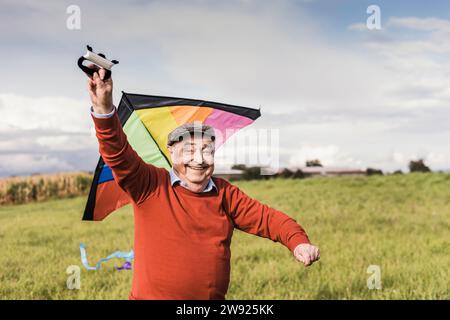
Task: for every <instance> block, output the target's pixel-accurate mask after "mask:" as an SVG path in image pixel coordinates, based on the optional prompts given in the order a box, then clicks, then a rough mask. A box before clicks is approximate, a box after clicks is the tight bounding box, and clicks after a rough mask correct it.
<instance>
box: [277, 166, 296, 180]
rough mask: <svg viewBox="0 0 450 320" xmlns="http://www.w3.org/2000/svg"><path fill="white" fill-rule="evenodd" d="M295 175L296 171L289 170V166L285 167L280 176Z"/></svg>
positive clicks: (288, 176) (290, 176)
mask: <svg viewBox="0 0 450 320" xmlns="http://www.w3.org/2000/svg"><path fill="white" fill-rule="evenodd" d="M293 175H294V172H292V171H291V170H289V169H288V168H284V169H283V171H281V173H280V174H279V177H280V178H292V177H293Z"/></svg>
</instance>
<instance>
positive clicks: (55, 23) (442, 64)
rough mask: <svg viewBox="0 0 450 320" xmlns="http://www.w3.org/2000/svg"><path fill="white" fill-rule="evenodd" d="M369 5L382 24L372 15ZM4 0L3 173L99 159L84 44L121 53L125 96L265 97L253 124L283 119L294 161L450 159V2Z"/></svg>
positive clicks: (284, 144) (282, 147)
mask: <svg viewBox="0 0 450 320" xmlns="http://www.w3.org/2000/svg"><path fill="white" fill-rule="evenodd" d="M371 4H376V5H378V6H379V7H380V10H381V26H382V28H381V30H368V29H367V27H366V19H367V17H368V16H369V15H368V14H367V13H366V9H367V7H368V6H369V5H371ZM431 4H432V5H431ZM0 5H1V8H2V10H1V11H0V28H1V30H2V33H1V34H0V40H1V41H0V43H1V44H0V59H2V61H3V63H2V77H1V78H0V111H2V114H3V116H2V117H1V118H0V176H8V175H17V174H30V173H36V172H54V171H76V170H93V169H94V167H95V164H96V162H97V159H98V146H97V142H96V140H95V135H94V132H93V126H92V120H91V119H90V116H89V113H88V108H89V98H88V94H87V91H86V78H85V76H84V75H83V74H82V73H81V72H80V70H79V69H78V68H77V66H76V59H77V58H78V57H79V56H80V55H81V54H83V53H84V52H85V45H86V44H90V45H92V46H93V47H94V50H101V51H103V52H105V53H106V54H107V56H109V57H111V58H115V59H118V60H120V64H119V65H118V66H116V67H114V69H115V70H114V72H113V77H114V81H115V90H116V93H115V102H116V103H118V101H119V99H120V91H121V90H124V91H128V92H138V93H145V94H155V95H168V96H178V97H189V98H199V99H208V100H214V101H221V102H226V103H231V104H237V105H245V106H249V107H261V111H262V117H261V119H259V120H258V121H257V122H256V123H255V124H254V125H253V126H252V129H254V130H272V131H274V130H278V132H279V137H280V142H279V148H278V149H277V150H278V155H279V160H280V164H281V165H282V166H292V167H295V166H302V165H303V164H304V161H305V160H307V159H311V158H319V159H321V160H322V162H323V163H324V164H325V165H327V166H333V167H347V168H349V167H350V168H366V167H376V168H381V169H384V170H386V171H392V170H396V169H402V170H406V168H407V164H408V161H409V160H411V159H417V158H424V159H425V161H426V163H428V164H429V165H430V166H431V167H432V169H435V170H440V169H449V168H450V149H449V147H448V138H449V137H450V125H449V124H448V123H447V118H448V116H450V111H449V108H448V103H449V100H450V62H449V61H450V60H449V55H450V44H449V43H450V41H449V40H450V16H449V15H450V10H449V9H450V2H449V1H433V2H430V1H395V0H394V1H377V2H375V1H356V0H355V1H321V0H304V1H264V0H262V1H252V0H231V1H221V2H220V1H200V0H199V1H97V2H95V3H92V2H88V1H40V2H35V1H24V0H19V1H12V0H6V1H5V0H2V1H0ZM69 5H78V6H79V8H80V10H81V29H80V30H69V29H67V27H66V20H67V18H68V16H69V15H68V14H67V13H66V9H67V7H68V6H69ZM244 133H245V131H244ZM235 138H236V139H238V138H239V135H238V136H236V137H235ZM254 149H255V148H244V149H243V150H238V151H237V152H238V153H241V154H242V153H251V152H254ZM252 150H253V151H252Z"/></svg>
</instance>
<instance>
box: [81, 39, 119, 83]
mask: <svg viewBox="0 0 450 320" xmlns="http://www.w3.org/2000/svg"><path fill="white" fill-rule="evenodd" d="M85 60H88V61H91V62H93V63H94V64H95V65H97V66H99V67H101V68H103V69H105V71H106V72H105V77H104V79H103V80H108V79H109V78H110V77H111V68H112V67H113V66H114V65H115V64H118V63H119V61H117V60H111V61H109V60H108V59H106V57H105V55H104V54H103V53H98V54H97V53H94V52H93V51H92V47H90V46H89V45H88V46H87V52H86V54H85V55H84V56H81V57H80V58H78V67H79V68H80V69H81V70H83V71H84V72H85V73H86V74H88V75H89V76H91V77H92V76H93V75H94V73H95V72H97V71H96V70H95V69H91V68H89V67H87V66H85V65H83V62H84V61H85Z"/></svg>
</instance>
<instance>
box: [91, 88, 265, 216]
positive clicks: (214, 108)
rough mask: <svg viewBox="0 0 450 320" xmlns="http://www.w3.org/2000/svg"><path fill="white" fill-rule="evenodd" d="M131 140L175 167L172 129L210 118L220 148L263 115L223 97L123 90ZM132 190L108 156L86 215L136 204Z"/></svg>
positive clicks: (156, 161)
mask: <svg viewBox="0 0 450 320" xmlns="http://www.w3.org/2000/svg"><path fill="white" fill-rule="evenodd" d="M117 112H118V116H119V119H120V123H121V125H122V128H123V130H124V132H125V134H126V135H127V139H128V142H129V143H130V145H131V146H132V147H133V149H134V150H135V151H136V152H137V154H138V155H139V156H140V157H141V158H142V159H143V160H144V161H145V162H146V163H149V164H152V165H154V166H157V167H160V168H165V169H167V170H170V168H171V167H172V164H171V161H170V157H169V151H168V149H167V137H168V134H169V133H170V132H171V131H172V130H174V129H175V128H177V127H178V126H180V125H183V124H185V123H191V122H194V123H197V122H198V123H204V124H207V125H210V126H212V127H213V128H214V129H215V133H216V140H215V145H216V149H217V148H219V147H220V146H221V145H222V144H223V143H224V142H225V141H226V140H227V139H228V138H229V137H230V136H231V135H232V134H233V133H235V132H237V131H238V130H240V129H242V128H244V127H246V126H248V125H250V124H252V123H253V122H254V121H255V120H256V119H257V118H259V117H260V116H261V112H260V110H259V109H254V108H247V107H239V106H234V105H229V104H223V103H218V102H211V101H204V100H194V99H183V98H173V97H162V96H151V95H142V94H131V93H125V92H123V91H122V98H121V100H120V104H119V107H118V108H117ZM130 201H131V200H130V199H129V197H128V195H127V194H126V193H125V191H123V190H122V189H121V188H120V186H119V185H118V184H117V183H116V181H115V180H114V177H113V175H112V171H111V168H110V167H108V165H107V164H105V162H104V161H103V159H102V157H101V156H100V159H99V161H98V163H97V167H96V168H95V172H94V178H93V181H92V185H91V189H90V192H89V196H88V200H87V203H86V207H85V211H84V214H83V220H87V221H101V220H103V219H104V218H105V217H106V216H108V215H109V214H110V213H111V212H113V211H115V210H116V209H118V208H120V207H122V206H124V205H126V204H128V203H130Z"/></svg>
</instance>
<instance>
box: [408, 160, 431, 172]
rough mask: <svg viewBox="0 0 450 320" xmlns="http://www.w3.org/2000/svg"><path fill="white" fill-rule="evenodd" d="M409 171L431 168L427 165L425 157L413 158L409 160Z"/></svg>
mask: <svg viewBox="0 0 450 320" xmlns="http://www.w3.org/2000/svg"><path fill="white" fill-rule="evenodd" d="M409 171H410V172H430V171H431V170H430V168H429V167H427V166H426V165H425V163H424V161H423V159H419V160H411V161H410V162H409Z"/></svg>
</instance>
